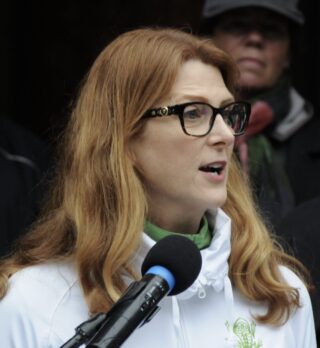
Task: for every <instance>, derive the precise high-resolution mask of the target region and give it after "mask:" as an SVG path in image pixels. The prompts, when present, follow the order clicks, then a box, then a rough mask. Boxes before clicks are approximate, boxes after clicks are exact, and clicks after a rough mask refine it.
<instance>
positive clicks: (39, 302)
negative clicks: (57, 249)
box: [0, 262, 83, 348]
mask: <svg viewBox="0 0 320 348" xmlns="http://www.w3.org/2000/svg"><path fill="white" fill-rule="evenodd" d="M82 297H83V295H82V290H81V287H80V285H79V282H78V280H77V273H76V271H75V268H74V266H73V264H72V263H69V262H52V263H45V264H41V265H35V266H30V267H26V268H24V269H22V270H20V271H18V272H16V273H15V274H14V275H13V276H12V277H11V278H10V280H9V288H8V292H7V294H6V295H5V296H4V298H2V300H1V301H0V326H1V327H6V330H3V332H2V333H0V341H3V340H4V341H5V342H11V341H10V340H12V339H13V337H14V340H17V341H16V343H15V345H14V347H16V346H17V347H19V348H20V345H19V343H18V342H19V340H20V339H21V340H22V339H23V340H25V339H27V338H28V337H32V343H30V346H32V345H34V347H37V346H38V345H37V344H39V346H41V347H42V346H45V345H41V344H40V343H39V342H43V340H49V337H50V335H56V334H57V330H56V326H57V323H59V322H60V321H61V320H62V321H63V319H64V321H65V320H69V319H70V320H71V321H72V318H69V316H71V317H72V316H73V307H74V306H75V303H79V298H82ZM80 303H81V302H80ZM82 308H83V307H82ZM76 312H77V311H76ZM58 325H59V324H58ZM6 340H7V341H6ZM8 344H9V343H8ZM26 346H27V347H28V345H26ZM9 347H11V346H10V344H9Z"/></svg>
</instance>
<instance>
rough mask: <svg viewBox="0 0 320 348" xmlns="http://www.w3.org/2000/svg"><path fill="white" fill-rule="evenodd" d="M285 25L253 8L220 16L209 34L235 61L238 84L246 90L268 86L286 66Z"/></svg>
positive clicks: (284, 21)
mask: <svg viewBox="0 0 320 348" xmlns="http://www.w3.org/2000/svg"><path fill="white" fill-rule="evenodd" d="M288 31H289V30H288V22H287V20H286V19H285V18H284V17H281V16H280V15H277V14H275V13H273V12H271V11H268V10H264V9H257V8H250V9H241V10H235V11H232V12H229V13H226V14H224V15H222V16H221V17H220V18H219V19H218V22H217V24H216V26H215V30H214V33H213V37H214V41H215V43H216V44H217V45H218V46H219V47H220V48H222V49H223V50H225V51H226V52H228V53H229V54H230V55H231V56H232V57H233V58H234V59H235V61H236V63H237V65H238V67H239V69H240V73H241V78H240V85H241V86H242V87H246V88H248V89H265V88H270V87H272V86H273V85H274V84H275V83H276V82H277V81H278V79H279V78H280V76H281V75H282V73H283V71H284V69H285V68H286V67H288V66H289V41H290V40H289V33H288Z"/></svg>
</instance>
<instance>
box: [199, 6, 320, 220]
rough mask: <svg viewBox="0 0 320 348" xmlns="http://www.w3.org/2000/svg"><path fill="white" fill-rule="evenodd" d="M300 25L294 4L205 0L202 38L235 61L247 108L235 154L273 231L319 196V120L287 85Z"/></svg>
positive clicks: (289, 82) (241, 93)
mask: <svg viewBox="0 0 320 348" xmlns="http://www.w3.org/2000/svg"><path fill="white" fill-rule="evenodd" d="M303 23H304V17H303V14H302V13H301V12H300V11H299V9H298V6H297V0H285V1H279V0H236V1H235V0H206V1H205V3H204V8H203V28H202V31H203V33H204V34H206V35H209V36H210V37H212V38H213V39H214V41H215V43H216V44H217V45H218V46H219V47H220V48H222V49H223V50H225V51H226V52H228V53H229V54H230V55H231V56H232V57H233V58H234V60H235V62H236V63H237V65H238V67H239V69H240V73H241V77H240V80H239V84H238V89H239V90H238V93H239V96H240V98H242V99H244V100H249V101H251V102H252V113H251V117H250V124H249V128H248V131H247V133H246V135H245V136H244V137H242V139H239V141H238V144H237V152H238V156H239V158H240V160H241V162H242V167H243V170H244V171H245V172H246V173H247V174H248V175H249V177H250V178H251V181H252V184H253V186H254V188H255V193H256V196H257V200H258V202H259V205H260V207H261V209H262V211H263V213H264V216H265V219H266V220H268V221H269V222H270V223H271V224H273V225H274V226H276V225H277V223H279V221H280V220H281V219H282V217H284V216H285V215H286V214H287V213H288V212H289V211H290V210H291V209H292V208H293V207H294V206H295V205H296V204H299V203H301V202H304V201H306V200H308V199H311V198H313V197H315V196H317V195H318V194H320V181H319V179H318V178H319V177H320V142H319V141H318V139H319V137H320V122H319V121H320V119H319V118H317V117H316V116H315V115H314V114H313V107H312V105H311V104H310V103H309V102H308V101H306V100H305V99H304V98H303V97H302V96H301V95H300V94H299V93H298V92H297V90H296V89H294V88H293V87H292V84H291V78H290V61H291V55H292V54H295V53H296V50H298V49H299V42H298V41H297V37H298V36H299V35H297V34H298V33H299V30H300V27H301V25H302V24H303Z"/></svg>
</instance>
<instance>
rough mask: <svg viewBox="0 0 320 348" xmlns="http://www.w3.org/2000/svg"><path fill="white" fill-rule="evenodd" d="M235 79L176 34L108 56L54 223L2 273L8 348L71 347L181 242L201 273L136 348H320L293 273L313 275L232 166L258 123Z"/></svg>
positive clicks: (94, 79)
mask: <svg viewBox="0 0 320 348" xmlns="http://www.w3.org/2000/svg"><path fill="white" fill-rule="evenodd" d="M236 71H237V70H236V68H235V66H234V65H233V63H232V61H231V60H230V58H229V57H228V56H227V55H226V54H225V53H223V52H222V51H220V50H219V49H217V48H216V47H215V46H214V44H213V43H212V42H211V41H210V40H203V39H199V38H196V37H193V36H192V35H189V34H186V33H183V32H180V31H176V30H172V29H167V30H166V29H144V30H136V31H132V32H128V33H126V34H123V35H121V36H120V37H119V38H117V39H116V40H115V41H113V42H112V43H111V44H110V45H109V46H107V48H106V49H105V50H104V51H103V52H102V53H101V54H100V56H99V57H98V58H97V60H96V62H95V63H94V65H93V67H92V69H91V70H90V72H89V74H88V76H87V78H86V81H85V83H84V85H83V87H82V90H81V93H80V95H79V98H78V101H77V103H76V105H75V108H74V110H73V113H72V117H71V120H70V122H69V125H68V127H67V130H66V132H65V136H64V139H65V141H64V143H63V144H62V151H63V155H62V161H61V166H60V168H59V171H58V175H57V181H56V183H55V185H54V189H53V193H52V199H51V202H50V204H49V206H48V207H47V213H46V214H45V215H44V217H43V219H42V220H40V221H39V222H38V224H37V225H36V226H35V227H34V229H33V231H32V232H31V233H30V234H29V235H27V236H26V237H25V238H23V239H21V240H20V244H19V245H18V246H17V250H16V252H15V253H14V254H13V255H12V257H11V258H9V259H7V260H4V261H3V262H2V264H1V295H2V298H3V299H2V301H1V302H0V328H1V332H0V341H1V342H3V344H4V346H6V347H8V348H9V347H15V348H20V347H24V348H25V347H32V348H34V347H58V346H60V345H61V344H62V343H63V342H64V341H66V340H67V339H69V338H70V337H71V336H72V335H73V334H74V328H75V327H76V326H78V325H79V324H80V323H81V322H83V321H84V320H87V319H88V318H89V316H90V315H91V314H92V313H96V312H101V311H108V310H109V309H110V307H111V305H112V304H113V303H114V302H115V301H116V300H117V299H118V298H119V296H120V295H121V293H122V292H123V291H124V289H125V288H126V283H125V280H124V279H125V278H124V275H129V276H130V277H131V278H135V274H136V273H137V272H136V271H137V270H138V269H139V267H140V264H141V260H143V258H144V256H145V255H146V253H147V251H148V250H149V249H150V247H151V246H152V245H153V244H154V243H155V241H156V240H159V239H161V238H162V237H163V236H165V235H167V234H171V233H179V234H183V235H185V236H186V237H188V238H190V239H192V240H194V242H195V243H196V244H197V245H198V247H199V248H200V249H202V250H201V253H202V263H203V266H202V269H201V272H200V275H199V277H198V279H197V280H196V281H195V283H194V284H193V285H192V287H190V288H189V289H188V290H186V291H185V292H183V293H182V294H180V295H178V296H173V297H172V298H166V299H164V300H163V301H162V309H161V311H160V312H159V313H158V314H157V315H156V316H155V318H154V319H153V320H152V321H151V322H150V323H148V324H146V325H144V326H143V327H142V328H140V329H138V330H136V331H135V332H134V333H133V335H132V336H130V337H129V339H128V340H127V341H126V342H125V343H124V345H123V346H124V347H141V346H147V347H177V346H181V347H213V346H217V347H223V346H224V345H228V346H234V347H243V345H242V343H241V342H242V340H251V342H252V345H251V346H252V347H258V346H261V345H260V343H261V344H262V343H263V345H264V346H266V347H267V346H270V345H271V344H274V342H278V343H279V345H278V347H292V346H295V347H307V346H308V347H315V338H314V327H313V317H312V311H311V307H310V299H309V296H308V293H307V290H306V288H305V286H304V284H303V282H302V281H301V280H300V278H299V277H298V276H296V275H295V274H294V273H293V272H292V270H290V269H295V270H297V272H298V273H299V272H303V270H302V266H301V265H300V264H299V263H298V262H297V261H296V260H295V259H293V258H291V257H290V256H288V255H286V254H285V253H283V252H282V251H281V249H279V248H278V247H277V246H276V245H275V244H274V242H273V241H272V240H271V238H270V236H269V234H268V231H267V229H266V227H265V226H264V225H263V223H262V222H261V220H260V217H259V215H258V213H257V212H256V209H255V207H254V206H253V204H252V200H251V196H250V193H249V191H248V189H247V187H246V183H245V181H244V180H243V179H242V177H241V175H240V174H239V169H238V167H237V165H236V163H235V160H234V159H233V158H232V152H233V145H234V140H235V135H239V134H242V133H243V132H244V130H245V127H246V124H247V121H248V116H249V111H250V107H249V106H248V104H246V103H243V102H234V97H233V94H232V91H233V85H234V80H235V78H236ZM211 105H212V106H211ZM157 116H163V117H157ZM226 214H228V216H229V217H228V216H227V215H226ZM231 221H232V229H231ZM142 230H144V233H141V231H142ZM285 265H286V266H285ZM299 270H300V271H299ZM126 278H127V277H126ZM160 328H161V332H160ZM298 328H299V332H298V331H297V329H298Z"/></svg>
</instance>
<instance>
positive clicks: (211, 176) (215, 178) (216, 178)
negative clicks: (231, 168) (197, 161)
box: [199, 161, 227, 183]
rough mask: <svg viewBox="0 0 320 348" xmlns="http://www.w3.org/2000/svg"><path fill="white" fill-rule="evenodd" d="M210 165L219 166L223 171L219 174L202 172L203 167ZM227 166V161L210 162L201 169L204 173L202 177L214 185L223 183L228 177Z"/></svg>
mask: <svg viewBox="0 0 320 348" xmlns="http://www.w3.org/2000/svg"><path fill="white" fill-rule="evenodd" d="M210 165H219V166H220V167H221V171H220V172H219V174H218V173H212V172H210V171H205V170H201V168H203V167H208V166H210ZM226 166H227V161H214V162H210V163H208V164H205V165H203V166H200V167H199V171H200V172H201V173H202V175H203V176H204V177H205V178H206V180H208V181H210V182H213V183H220V182H223V181H224V179H225V176H226Z"/></svg>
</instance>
